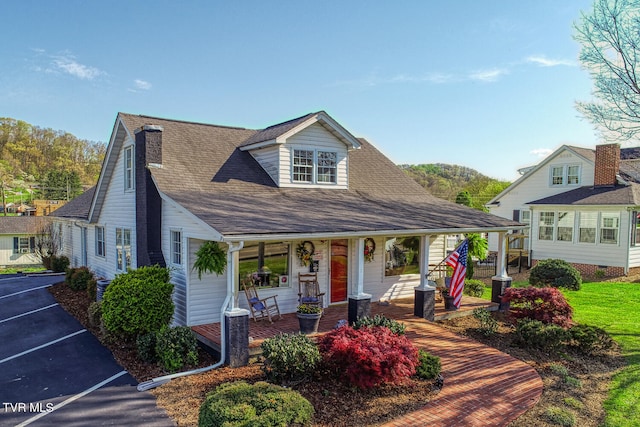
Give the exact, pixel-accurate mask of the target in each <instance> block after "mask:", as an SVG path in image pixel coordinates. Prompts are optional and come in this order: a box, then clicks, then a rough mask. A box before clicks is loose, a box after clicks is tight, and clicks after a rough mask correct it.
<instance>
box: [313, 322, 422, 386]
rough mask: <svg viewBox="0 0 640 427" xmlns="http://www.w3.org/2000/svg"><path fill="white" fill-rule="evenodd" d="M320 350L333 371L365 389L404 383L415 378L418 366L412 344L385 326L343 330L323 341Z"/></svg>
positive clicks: (327, 336) (320, 342)
mask: <svg viewBox="0 0 640 427" xmlns="http://www.w3.org/2000/svg"><path fill="white" fill-rule="evenodd" d="M318 347H319V348H320V354H322V358H323V361H324V363H325V364H326V366H327V367H328V368H329V369H330V370H332V371H333V372H334V373H335V374H337V375H338V376H339V377H340V378H342V379H345V380H346V381H348V382H349V383H350V384H352V385H355V386H357V387H359V388H362V389H367V388H373V387H376V386H378V385H380V384H382V383H390V384H398V383H401V382H402V381H404V380H405V379H407V378H409V377H410V376H412V375H414V374H415V372H416V365H417V364H418V351H417V350H416V348H415V347H414V346H413V344H412V343H411V341H409V339H407V337H405V336H404V335H396V334H394V333H393V332H391V330H390V329H389V328H386V327H382V326H373V327H366V328H360V329H354V328H351V327H349V326H344V327H342V328H338V329H335V330H333V331H331V332H329V333H328V334H326V335H324V336H323V337H321V338H320V339H319V342H318Z"/></svg>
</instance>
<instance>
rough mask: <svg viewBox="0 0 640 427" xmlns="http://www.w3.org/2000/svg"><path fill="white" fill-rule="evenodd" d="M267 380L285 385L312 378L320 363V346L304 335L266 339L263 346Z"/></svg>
mask: <svg viewBox="0 0 640 427" xmlns="http://www.w3.org/2000/svg"><path fill="white" fill-rule="evenodd" d="M261 348H262V355H263V356H264V358H265V362H264V364H263V366H262V370H263V371H264V373H265V375H266V376H267V379H268V380H269V381H272V382H279V383H285V382H287V381H298V380H302V379H305V378H308V377H309V376H311V375H312V374H313V373H314V372H315V369H316V367H317V365H318V363H319V362H320V359H321V357H320V351H319V350H318V346H317V345H316V344H315V343H314V342H313V341H311V339H309V337H307V336H306V335H304V334H280V335H277V336H275V337H273V338H267V339H265V340H264V341H263V342H262V344H261Z"/></svg>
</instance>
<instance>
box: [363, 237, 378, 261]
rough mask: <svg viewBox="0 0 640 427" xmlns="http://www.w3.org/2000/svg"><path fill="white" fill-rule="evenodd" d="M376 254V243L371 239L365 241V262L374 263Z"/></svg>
mask: <svg viewBox="0 0 640 427" xmlns="http://www.w3.org/2000/svg"><path fill="white" fill-rule="evenodd" d="M375 253H376V242H375V240H373V239H372V238H371V237H367V238H366V239H364V260H365V261H367V262H371V261H373V255H374V254H375Z"/></svg>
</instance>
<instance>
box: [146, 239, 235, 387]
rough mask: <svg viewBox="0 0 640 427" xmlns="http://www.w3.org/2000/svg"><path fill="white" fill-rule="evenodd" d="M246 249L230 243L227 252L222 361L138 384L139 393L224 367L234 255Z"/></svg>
mask: <svg viewBox="0 0 640 427" xmlns="http://www.w3.org/2000/svg"><path fill="white" fill-rule="evenodd" d="M243 247H244V241H241V242H238V243H232V242H229V249H228V250H227V297H226V298H225V299H224V302H223V303H222V307H221V308H220V361H219V362H217V363H214V364H213V365H209V366H205V367H203V368H198V369H193V370H191V371H185V372H178V373H175V374H171V375H164V376H162V377H157V378H153V379H151V380H149V381H145V382H142V383H140V384H138V387H137V389H138V391H146V390H150V389H152V388H156V387H158V386H161V385H162V384H166V383H168V382H169V381H171V380H172V379H174V378H180V377H186V376H189V375H193V374H201V373H203V372H207V371H211V370H213V369H216V368H219V367H220V366H222V365H224V362H225V353H226V350H227V348H226V342H225V339H224V329H225V313H226V312H227V310H228V309H229V305H230V304H231V303H232V302H233V301H234V291H233V278H234V276H235V273H234V272H233V271H230V270H231V269H232V267H233V254H234V253H235V252H238V251H239V250H240V249H242V248H243Z"/></svg>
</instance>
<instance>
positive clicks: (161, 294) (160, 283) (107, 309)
mask: <svg viewBox="0 0 640 427" xmlns="http://www.w3.org/2000/svg"><path fill="white" fill-rule="evenodd" d="M172 292H173V284H171V283H169V270H167V269H166V268H161V267H157V266H155V267H140V268H138V269H137V270H131V271H129V272H127V273H124V274H119V275H117V276H116V277H115V278H114V279H113V280H112V281H111V283H110V284H109V286H108V287H107V289H106V290H105V292H104V297H103V300H102V318H103V320H104V326H105V328H106V329H107V331H109V332H110V333H113V334H115V335H119V336H122V337H125V338H126V337H129V338H133V337H136V336H138V335H140V334H146V333H149V332H157V331H159V330H160V329H162V327H164V326H168V325H169V322H170V321H171V316H173V301H172V300H171V293H172Z"/></svg>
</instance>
